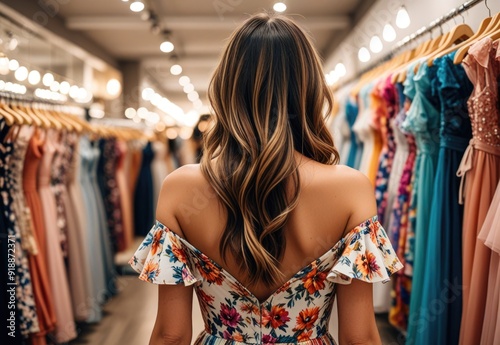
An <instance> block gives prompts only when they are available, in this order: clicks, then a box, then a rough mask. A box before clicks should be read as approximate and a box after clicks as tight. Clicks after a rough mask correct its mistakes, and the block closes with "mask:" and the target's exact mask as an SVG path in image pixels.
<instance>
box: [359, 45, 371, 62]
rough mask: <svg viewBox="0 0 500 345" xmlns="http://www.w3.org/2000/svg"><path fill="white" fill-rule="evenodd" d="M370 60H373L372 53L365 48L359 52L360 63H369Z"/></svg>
mask: <svg viewBox="0 0 500 345" xmlns="http://www.w3.org/2000/svg"><path fill="white" fill-rule="evenodd" d="M370 58H371V55H370V52H369V51H368V49H366V48H365V47H362V48H361V49H360V50H359V51H358V59H359V61H361V62H367V61H369V60H370Z"/></svg>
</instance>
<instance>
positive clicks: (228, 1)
mask: <svg viewBox="0 0 500 345" xmlns="http://www.w3.org/2000/svg"><path fill="white" fill-rule="evenodd" d="M262 11H267V12H278V13H283V14H284V15H286V16H289V17H290V18H292V19H293V20H295V21H296V22H297V23H298V24H299V25H300V26H301V27H303V28H304V29H305V31H306V32H307V33H308V35H309V36H310V37H311V39H312V42H313V44H314V46H315V48H316V50H317V51H318V54H319V55H320V57H321V59H322V63H323V68H324V74H325V80H326V83H327V84H328V86H329V87H330V88H331V92H332V93H333V95H334V109H333V113H332V114H331V116H329V117H328V118H327V125H328V128H329V129H330V131H331V133H332V135H333V138H334V142H335V146H336V147H337V149H338V151H339V153H340V164H344V165H347V166H350V167H352V168H355V169H358V170H360V171H361V172H363V173H364V174H365V175H366V176H367V177H368V178H369V179H370V181H371V182H372V184H373V188H374V194H375V197H376V199H377V208H378V209H377V211H378V212H377V213H378V218H379V220H380V222H381V224H382V225H383V227H384V228H385V230H386V231H387V233H388V235H389V238H390V240H391V242H392V244H393V246H394V249H395V251H396V253H397V255H398V258H399V259H400V261H401V262H403V264H404V267H405V268H404V269H403V270H402V271H401V272H399V273H397V274H395V275H394V276H392V279H391V281H390V282H388V283H386V284H382V283H376V284H375V285H374V310H375V313H376V320H377V326H378V329H379V332H380V335H381V339H382V343H383V344H391V345H392V344H407V345H410V344H411V345H421V344H422V345H423V344H436V345H437V344H450V345H455V344H461V345H469V344H482V345H493V344H500V315H498V314H499V313H498V311H499V310H500V299H499V296H500V266H499V265H500V241H499V240H498V239H499V238H500V183H499V182H500V2H499V1H494V0H486V1H485V0H468V1H465V0H443V1H433V0H420V1H412V0H376V1H369V0H352V1H330V0H312V1H306V2H304V1H299V0H284V1H282V2H277V1H270V0H255V1H243V0H211V1H201V0H182V1H180V0H172V1H167V0H86V1H83V0H39V1H30V0H2V1H1V2H0V132H1V135H2V140H1V141H0V142H1V143H0V194H1V195H2V203H1V206H2V220H1V223H0V225H1V226H0V228H1V233H0V244H1V246H0V251H1V252H2V260H3V261H4V262H5V263H6V264H5V265H4V267H2V269H1V271H0V273H1V278H0V281H1V283H2V289H3V290H2V293H1V295H0V297H1V298H2V299H3V300H2V305H3V307H2V311H1V322H0V324H1V325H2V327H1V329H2V332H3V333H2V334H1V335H0V339H5V340H6V341H7V342H5V341H4V340H0V343H2V344H36V345H45V344H71V345H84V344H92V345H101V344H102V345H104V344H106V345H114V344H127V345H128V344H134V345H135V344H137V345H140V344H148V341H149V336H150V334H151V330H152V329H153V325H154V321H155V318H156V310H157V293H158V292H157V286H154V285H153V284H147V283H145V282H143V281H141V280H139V279H138V274H137V273H136V272H135V271H133V270H132V269H131V268H130V266H129V264H128V262H129V260H130V259H131V257H132V255H133V254H134V252H135V250H136V249H137V247H138V246H139V245H140V243H141V241H142V240H143V238H144V236H146V235H147V234H148V231H149V230H150V228H151V227H152V225H153V224H154V221H155V208H156V203H157V200H158V195H159V192H160V188H161V184H162V181H163V180H164V178H165V177H166V176H167V175H168V174H169V173H170V172H172V171H174V170H175V169H176V168H178V167H181V166H183V165H185V164H192V163H197V162H199V160H200V157H201V155H202V153H203V146H202V145H203V135H204V133H205V132H206V131H207V130H209V129H210V127H211V125H212V122H211V121H212V120H211V112H212V109H211V106H210V103H209V100H208V97H207V89H208V86H209V83H210V78H211V75H212V73H213V71H214V69H215V67H216V66H217V64H218V61H219V58H220V54H221V52H222V50H223V49H224V47H225V45H226V43H227V41H228V38H229V36H230V35H231V33H232V32H233V31H234V29H235V28H237V27H238V25H239V24H241V23H242V22H243V21H244V20H245V19H246V18H248V17H249V16H250V15H251V14H254V13H258V12H262ZM10 242H12V243H15V253H16V254H15V258H14V257H12V260H10V259H9V258H10V256H9V249H8V248H9V243H10ZM9 264H12V265H14V266H9ZM11 267H15V268H14V269H12V268H11ZM9 283H11V284H13V285H12V286H15V288H14V290H12V291H15V293H13V294H12V295H11V294H9V292H8V288H9V286H10V285H9ZM14 284H15V285H14ZM3 287H5V288H3ZM4 302H5V303H4ZM11 308H13V310H15V311H16V313H15V315H16V316H15V321H9V317H10V315H11V314H10V310H11ZM193 318H194V319H193V342H194V340H195V339H196V335H197V334H198V333H200V332H201V331H203V329H204V324H203V319H202V316H201V312H200V309H199V306H198V301H197V300H196V298H195V301H194V303H193ZM6 320H7V321H6ZM12 325H15V326H13V327H12V328H9V326H12ZM337 325H338V320H337V317H336V313H335V307H334V309H333V312H332V316H331V319H330V332H331V333H332V335H333V337H334V338H335V339H337V336H338V334H337V327H338V326H337ZM5 330H7V331H5ZM9 330H10V331H9ZM241 344H242V343H241Z"/></svg>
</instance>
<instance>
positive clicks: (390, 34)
mask: <svg viewBox="0 0 500 345" xmlns="http://www.w3.org/2000/svg"><path fill="white" fill-rule="evenodd" d="M382 37H383V38H384V40H385V41H386V42H392V41H394V40H395V39H396V30H394V28H393V27H392V25H391V24H389V23H387V24H385V26H384V31H383V32H382Z"/></svg>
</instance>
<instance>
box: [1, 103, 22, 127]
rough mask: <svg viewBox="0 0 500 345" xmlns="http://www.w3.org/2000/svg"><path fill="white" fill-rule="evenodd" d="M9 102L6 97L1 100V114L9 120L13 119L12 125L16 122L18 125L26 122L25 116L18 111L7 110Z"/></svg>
mask: <svg viewBox="0 0 500 345" xmlns="http://www.w3.org/2000/svg"><path fill="white" fill-rule="evenodd" d="M7 108H8V107H7V103H6V102H5V100H4V99H1V100H0V114H1V115H2V116H3V117H4V118H5V120H6V121H7V120H8V121H11V124H10V125H11V126H12V125H14V124H16V125H19V126H21V125H23V124H24V118H23V117H22V116H21V115H19V114H18V113H16V112H10V111H8V110H7Z"/></svg>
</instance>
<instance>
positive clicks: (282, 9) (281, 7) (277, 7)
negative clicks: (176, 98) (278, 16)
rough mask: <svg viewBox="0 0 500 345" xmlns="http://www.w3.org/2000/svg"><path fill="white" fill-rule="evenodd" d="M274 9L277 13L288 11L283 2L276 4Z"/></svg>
mask: <svg viewBox="0 0 500 345" xmlns="http://www.w3.org/2000/svg"><path fill="white" fill-rule="evenodd" d="M273 9H274V10H275V11H276V12H285V11H286V5H285V4H284V3H282V2H277V3H275V4H274V6H273Z"/></svg>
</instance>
